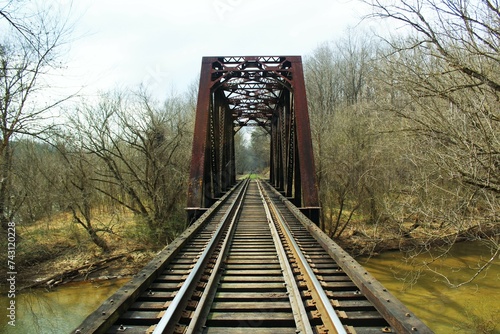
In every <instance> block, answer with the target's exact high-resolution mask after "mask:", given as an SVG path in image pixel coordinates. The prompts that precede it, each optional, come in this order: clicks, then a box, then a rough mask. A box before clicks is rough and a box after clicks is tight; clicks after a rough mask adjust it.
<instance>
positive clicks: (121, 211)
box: [0, 0, 500, 271]
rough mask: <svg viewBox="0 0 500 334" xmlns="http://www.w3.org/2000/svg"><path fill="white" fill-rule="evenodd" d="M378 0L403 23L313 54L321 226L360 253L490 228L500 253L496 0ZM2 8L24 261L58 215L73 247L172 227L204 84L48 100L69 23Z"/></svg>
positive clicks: (241, 163) (5, 132)
mask: <svg viewBox="0 0 500 334" xmlns="http://www.w3.org/2000/svg"><path fill="white" fill-rule="evenodd" d="M9 3H11V2H9ZM366 3H367V5H369V6H371V10H372V11H371V14H370V15H369V16H368V17H366V18H365V20H374V21H377V22H383V23H384V22H385V23H387V24H391V25H392V26H395V27H398V30H399V32H398V33H397V34H394V35H389V36H387V35H386V34H384V35H382V34H377V33H376V32H372V31H360V30H357V29H354V28H352V29H348V30H346V32H345V33H344V35H343V37H342V38H340V39H337V40H334V41H328V42H325V43H324V44H322V45H320V46H318V47H317V48H316V49H314V50H312V51H311V53H310V54H307V55H305V56H304V57H303V59H304V69H305V76H306V89H307V97H308V103H309V113H310V118H311V126H312V137H313V145H314V154H315V163H316V173H317V179H318V183H319V184H318V186H319V191H320V202H321V207H322V214H321V228H322V229H323V230H324V231H325V232H326V233H327V234H328V235H329V236H330V237H331V238H334V239H336V240H339V241H340V242H342V245H343V246H345V247H346V248H347V249H349V250H351V251H352V252H353V253H354V255H358V254H362V253H363V254H366V253H370V252H378V251H381V250H383V249H385V248H392V249H395V248H398V247H401V248H403V249H405V250H413V251H414V254H418V253H420V252H424V251H428V250H429V249H431V248H432V247H433V246H440V247H441V249H446V247H451V245H452V244H454V243H455V242H457V241H461V240H481V242H484V243H486V244H487V245H488V246H489V247H490V249H491V258H490V259H488V260H487V261H485V262H484V263H483V265H482V267H481V268H480V269H479V271H481V270H484V268H486V267H487V266H488V265H489V264H491V263H493V262H495V261H498V258H499V257H498V256H499V253H500V240H499V235H500V216H499V213H500V108H499V106H500V52H499V51H500V9H499V2H498V1H496V0H478V1H452V0H436V1H434V0H404V1H394V2H391V1H387V2H385V1H377V0H373V1H371V0H366ZM54 15H55V14H54ZM0 20H1V21H2V25H3V26H2V27H6V29H9V31H10V33H9V37H8V38H3V39H2V40H1V41H0V60H1V62H0V124H1V126H0V131H1V132H0V136H1V145H0V174H1V175H0V222H1V225H2V235H6V233H7V229H8V226H9V223H12V222H15V224H16V228H17V240H16V243H17V249H18V257H19V261H20V262H21V263H22V264H23V265H24V266H35V265H37V264H39V263H41V262H43V261H46V260H48V259H50V258H54V257H56V256H57V251H56V250H53V249H51V248H50V247H49V246H48V244H46V242H47V240H46V239H50V238H51V237H52V236H51V231H53V230H51V228H52V229H53V227H51V224H52V222H53V221H56V220H57V222H58V223H57V224H58V227H59V228H60V229H61V230H63V231H67V234H64V235H63V237H61V235H58V238H60V239H61V238H62V239H64V243H65V245H66V246H65V247H72V248H81V249H82V251H88V249H92V252H93V253H96V254H103V253H109V252H111V251H113V249H115V248H117V247H119V246H118V245H119V244H121V243H123V242H124V240H129V239H132V240H135V241H136V242H137V243H138V244H141V245H147V247H148V248H151V249H160V248H161V247H163V246H164V245H166V244H168V243H169V242H171V241H172V240H173V239H175V237H176V236H177V235H178V234H179V233H180V232H182V231H183V230H184V229H185V228H186V214H185V205H186V189H187V181H188V172H189V170H188V169H189V163H190V156H191V143H192V138H193V126H194V113H195V106H196V94H197V92H196V88H191V89H189V90H188V91H187V92H184V93H179V94H172V95H171V96H170V97H168V98H167V99H166V100H165V101H158V100H156V99H155V98H153V97H152V96H151V94H150V93H149V92H148V87H147V86H141V87H137V88H117V89H115V90H113V91H108V92H102V93H100V94H99V96H97V97H79V96H76V95H75V96H67V97H62V98H59V99H56V100H51V99H48V98H47V96H46V95H45V93H44V92H45V91H46V90H47V89H49V88H50V87H49V86H50V85H49V83H48V81H47V80H46V77H47V76H49V75H50V73H51V71H52V70H53V69H54V68H59V67H60V62H61V58H63V57H64V47H65V44H66V43H69V42H68V41H69V40H70V37H69V34H70V32H69V29H68V25H67V22H66V21H64V19H61V18H57V17H53V16H52V14H51V12H50V11H45V12H40V13H36V15H35V14H33V15H30V17H29V20H28V19H27V17H26V16H22V15H20V14H19V15H18V14H17V12H16V8H15V7H14V6H9V5H7V6H5V7H3V8H1V11H0ZM34 21H35V22H36V23H33V22H34ZM401 31H403V32H404V33H401ZM246 134H247V135H246V136H242V135H241V134H238V136H237V149H236V151H237V152H238V155H237V166H238V167H237V168H238V173H240V174H242V175H244V174H250V173H253V174H262V175H264V176H265V174H266V168H267V162H268V160H269V150H268V148H267V146H266V145H268V140H269V139H268V138H267V137H266V134H265V132H263V131H260V130H259V129H255V130H253V131H249V132H246ZM35 226H38V227H39V226H42V227H43V228H44V229H45V230H46V232H43V231H42V232H40V230H38V232H37V233H38V235H37V236H35V235H34V234H33V230H34V227H35ZM58 233H59V232H58ZM83 239H85V240H86V241H85V242H90V243H91V245H92V246H89V247H90V248H82V246H81V245H82V244H83V243H85V242H84V241H83ZM1 243H2V248H6V245H5V244H6V238H5V237H2V239H1ZM5 256H7V255H6V252H2V255H1V257H5ZM2 261H3V260H2ZM425 265H427V264H425Z"/></svg>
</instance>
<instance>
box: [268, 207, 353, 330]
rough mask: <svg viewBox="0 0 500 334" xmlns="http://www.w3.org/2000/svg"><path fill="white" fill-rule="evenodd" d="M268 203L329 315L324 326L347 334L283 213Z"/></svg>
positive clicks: (325, 318) (313, 290) (324, 317)
mask: <svg viewBox="0 0 500 334" xmlns="http://www.w3.org/2000/svg"><path fill="white" fill-rule="evenodd" d="M267 202H268V204H269V207H270V209H271V211H272V212H274V215H275V217H276V219H277V220H278V221H277V223H278V224H279V226H280V227H281V228H282V231H283V232H284V235H285V237H286V239H287V241H288V243H289V244H290V247H291V248H292V251H293V253H294V254H295V255H296V259H297V261H299V262H300V264H301V266H302V268H303V269H304V270H305V273H303V274H306V275H307V278H308V279H307V281H308V283H311V284H312V287H313V289H311V291H312V292H313V293H314V294H316V295H317V297H318V298H319V301H320V303H321V309H322V310H324V311H325V312H326V313H327V316H324V314H323V313H322V314H321V319H322V320H323V323H324V325H325V326H326V327H327V328H328V329H333V330H335V331H336V333H337V334H347V331H346V330H345V328H344V325H343V324H342V322H341V321H340V318H339V317H338V315H337V312H335V310H334V308H333V306H332V304H331V302H330V299H329V298H328V296H327V295H326V293H325V291H324V290H323V287H322V286H321V283H320V282H319V281H318V279H317V277H316V275H315V274H314V271H313V270H312V268H311V266H310V265H309V263H308V262H307V259H306V257H305V256H304V254H303V253H302V251H301V250H300V247H299V246H298V245H297V242H296V241H295V239H294V237H293V235H292V233H291V232H290V229H289V228H288V226H287V223H286V222H285V220H284V219H283V217H282V215H281V213H280V212H279V210H278V209H277V208H276V206H275V205H274V203H273V202H272V201H271V200H270V198H269V197H267Z"/></svg>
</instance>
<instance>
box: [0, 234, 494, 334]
mask: <svg viewBox="0 0 500 334" xmlns="http://www.w3.org/2000/svg"><path fill="white" fill-rule="evenodd" d="M490 257H491V255H490V252H489V250H488V249H487V248H486V247H482V246H481V245H480V244H478V243H460V244H457V245H455V246H454V247H453V248H452V249H451V251H450V252H449V254H448V256H447V257H446V258H444V259H443V260H442V261H438V263H437V264H436V265H435V268H436V269H439V270H440V271H441V272H442V273H443V274H445V275H446V276H447V277H448V278H449V279H450V281H451V282H453V283H455V284H457V283H459V282H460V281H463V280H466V279H468V278H469V277H470V276H471V275H472V274H473V273H474V270H473V269H470V268H474V267H476V266H477V265H478V263H477V260H478V259H480V258H483V259H489V258H490ZM423 258H424V257H420V259H423ZM403 260H404V254H402V253H400V252H391V253H385V254H382V255H379V256H377V257H373V258H370V259H366V258H364V259H358V261H359V262H360V263H361V264H362V265H363V266H364V267H365V268H366V269H367V270H368V271H369V272H370V273H371V274H372V275H374V276H375V277H376V278H377V279H378V280H379V281H380V282H381V283H382V284H384V285H385V286H386V287H387V288H388V289H389V290H390V291H391V292H392V293H393V294H394V295H395V296H396V297H397V298H399V299H400V300H401V301H402V302H403V303H404V304H405V305H407V306H408V308H410V309H411V310H412V311H413V312H414V313H415V314H416V315H417V316H418V317H420V318H421V319H422V320H423V321H424V322H425V323H426V324H427V325H428V326H429V327H430V328H431V329H432V330H433V331H435V333H437V334H448V333H497V334H498V333H500V327H499V325H498V323H500V308H499V305H500V304H499V300H500V264H499V262H500V261H498V259H497V260H496V263H495V264H493V265H492V266H491V267H490V268H489V269H488V270H486V271H484V272H482V273H481V274H480V275H479V276H478V277H477V278H476V279H475V280H474V281H473V282H472V283H469V284H467V285H464V286H461V287H459V288H450V287H449V286H448V285H447V284H446V283H445V282H444V280H443V278H442V277H440V276H439V275H436V274H434V273H431V272H422V273H420V275H419V277H418V279H417V280H416V281H415V282H413V283H414V284H409V280H410V281H411V280H412V279H413V278H415V275H414V273H415V272H414V271H412V269H414V268H413V267H412V266H411V265H410V264H409V263H405V262H404V261H403ZM412 273H413V274H412ZM126 281H127V279H122V280H111V281H103V282H97V283H88V282H86V283H73V284H67V285H64V286H62V287H59V288H56V289H54V290H53V291H45V290H36V291H34V292H23V293H20V294H18V295H17V296H16V306H17V308H16V309H17V310H16V326H15V327H12V326H10V325H8V320H9V319H8V318H7V317H5V316H3V317H1V318H0V333H6V334H25V333H40V334H51V333H54V334H61V333H70V331H71V330H72V329H74V328H76V326H78V325H79V324H80V323H81V322H82V320H83V319H84V318H85V317H86V316H87V315H88V314H89V313H91V312H92V311H93V310H94V309H96V308H97V307H98V306H99V305H100V304H101V303H102V302H103V301H104V300H105V299H106V298H108V297H109V296H110V295H112V294H113V293H114V292H115V291H116V290H117V289H118V288H119V287H121V286H122V285H123V284H124V283H125V282H126ZM0 302H1V304H2V309H3V310H6V307H7V306H8V304H7V303H8V302H9V300H8V299H7V297H6V295H5V294H4V295H2V296H1V297H0ZM488 323H489V324H491V326H492V327H495V326H496V327H495V329H494V330H492V331H486V330H482V329H481V327H480V325H481V324H483V325H484V324H488Z"/></svg>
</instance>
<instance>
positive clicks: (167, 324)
mask: <svg viewBox="0 0 500 334" xmlns="http://www.w3.org/2000/svg"><path fill="white" fill-rule="evenodd" d="M245 182H246V184H245V185H244V186H243V187H242V188H241V189H240V191H239V192H238V195H237V196H236V199H235V200H234V202H233V203H232V204H231V206H230V208H229V209H228V210H227V212H226V213H225V214H224V216H223V217H222V218H221V222H220V224H219V226H218V228H217V230H216V231H215V232H214V234H213V235H212V238H211V239H210V242H209V243H208V244H207V246H206V247H205V250H204V251H203V253H202V254H201V255H200V257H199V258H198V260H197V262H196V264H195V266H194V267H193V269H192V270H191V272H190V273H189V275H188V277H187V278H186V280H185V282H184V284H183V285H182V287H181V288H180V290H179V291H178V293H177V294H176V295H175V297H174V299H173V300H172V302H171V303H170V305H169V307H168V308H167V310H166V311H165V314H164V315H163V316H162V318H161V319H160V321H159V322H158V324H157V325H156V326H155V329H154V331H153V333H152V334H164V333H168V330H169V329H170V330H172V331H173V329H174V327H175V325H176V322H177V319H176V317H175V316H174V315H175V314H176V312H178V311H179V308H180V305H181V303H182V301H184V300H185V297H186V294H187V293H188V292H189V291H190V290H192V288H193V285H194V284H196V283H197V282H198V280H197V279H196V277H197V276H198V275H199V274H200V271H201V270H203V269H205V262H206V260H207V259H208V257H209V256H210V254H211V253H212V251H213V250H214V248H215V246H216V245H217V242H218V240H219V238H220V236H221V234H222V231H223V230H224V228H225V226H226V225H227V221H228V218H229V217H230V216H231V215H232V213H233V211H234V208H235V205H236V204H237V203H239V202H240V200H241V198H242V195H243V194H244V190H246V186H247V184H248V180H246V181H245Z"/></svg>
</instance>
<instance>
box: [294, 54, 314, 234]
mask: <svg viewBox="0 0 500 334" xmlns="http://www.w3.org/2000/svg"><path fill="white" fill-rule="evenodd" d="M287 59H288V60H290V62H291V63H292V71H293V80H292V86H293V107H294V109H295V118H296V126H297V148H296V149H297V153H298V159H299V161H298V163H299V170H300V184H301V188H302V208H301V210H302V211H303V212H304V213H305V214H306V215H307V216H308V217H309V218H310V219H311V220H313V221H314V222H315V223H316V224H318V223H319V213H320V208H319V198H318V189H317V181H316V169H315V166H314V154H313V146H312V138H311V126H310V122H309V111H308V109H307V96H306V86H305V82H304V70H303V67H302V57H300V56H294V57H287Z"/></svg>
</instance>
